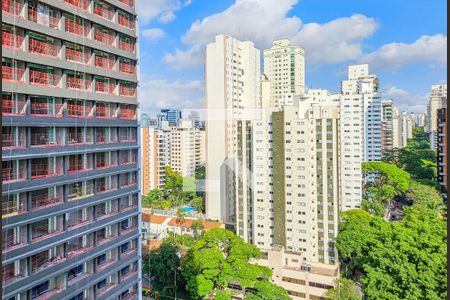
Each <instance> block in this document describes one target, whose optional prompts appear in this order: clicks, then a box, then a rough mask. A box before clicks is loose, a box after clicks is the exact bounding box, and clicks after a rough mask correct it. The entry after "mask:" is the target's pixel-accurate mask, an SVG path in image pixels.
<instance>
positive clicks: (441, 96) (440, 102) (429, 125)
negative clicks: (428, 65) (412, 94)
mask: <svg viewBox="0 0 450 300" xmlns="http://www.w3.org/2000/svg"><path fill="white" fill-rule="evenodd" d="M429 98H430V99H429V102H428V106H427V118H426V123H425V131H426V132H428V133H430V145H431V149H434V150H436V149H437V111H438V109H440V108H442V107H446V106H447V84H446V83H443V84H434V85H432V86H431V93H430V95H429Z"/></svg>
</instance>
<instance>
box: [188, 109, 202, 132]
mask: <svg viewBox="0 0 450 300" xmlns="http://www.w3.org/2000/svg"><path fill="white" fill-rule="evenodd" d="M186 118H187V119H188V120H190V121H191V122H192V126H194V127H195V128H200V125H201V124H200V113H199V112H198V111H195V110H191V111H189V114H188V115H187V117H186Z"/></svg>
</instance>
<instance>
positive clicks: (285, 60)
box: [264, 39, 305, 105]
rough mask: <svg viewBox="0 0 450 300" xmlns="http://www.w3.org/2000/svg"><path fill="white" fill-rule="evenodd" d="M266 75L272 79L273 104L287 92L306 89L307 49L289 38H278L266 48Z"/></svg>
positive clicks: (294, 92)
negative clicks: (293, 43) (294, 43)
mask: <svg viewBox="0 0 450 300" xmlns="http://www.w3.org/2000/svg"><path fill="white" fill-rule="evenodd" d="M264 75H265V76H266V77H267V79H268V80H269V81H270V93H271V94H270V100H271V103H272V105H275V104H276V101H277V100H278V99H279V98H282V97H283V96H284V95H286V94H297V95H298V94H301V93H303V92H304V90H305V51H304V49H303V48H302V47H301V46H297V45H292V44H291V42H290V41H289V40H288V39H283V40H277V41H274V42H273V43H272V48H270V49H265V50H264Z"/></svg>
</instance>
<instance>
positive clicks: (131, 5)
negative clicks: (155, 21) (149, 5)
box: [119, 0, 134, 7]
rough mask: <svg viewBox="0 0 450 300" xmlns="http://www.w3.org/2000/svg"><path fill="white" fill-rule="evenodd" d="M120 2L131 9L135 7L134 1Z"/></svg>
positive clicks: (122, 0) (124, 0)
mask: <svg viewBox="0 0 450 300" xmlns="http://www.w3.org/2000/svg"><path fill="white" fill-rule="evenodd" d="M119 1H120V2H122V3H123V4H125V5H128V6H130V7H133V5H134V0H119Z"/></svg>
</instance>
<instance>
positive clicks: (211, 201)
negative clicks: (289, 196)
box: [205, 35, 260, 221]
mask: <svg viewBox="0 0 450 300" xmlns="http://www.w3.org/2000/svg"><path fill="white" fill-rule="evenodd" d="M257 107H260V51H259V50H258V49H256V48H255V47H254V44H253V43H252V42H249V41H239V40H237V39H235V38H233V37H230V36H227V35H218V36H216V39H215V41H214V42H213V43H210V44H208V45H207V47H206V55H205V108H206V113H205V119H206V182H205V188H206V213H207V216H208V218H211V219H219V220H221V221H234V220H235V206H234V205H235V199H236V197H237V195H238V194H239V191H237V190H236V187H237V185H236V178H237V177H236V172H237V169H238V162H237V157H238V155H237V152H238V146H237V136H238V131H239V130H240V129H239V128H238V122H237V121H238V120H245V119H251V117H250V118H248V116H247V115H246V114H247V113H248V110H251V109H253V108H257Z"/></svg>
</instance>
